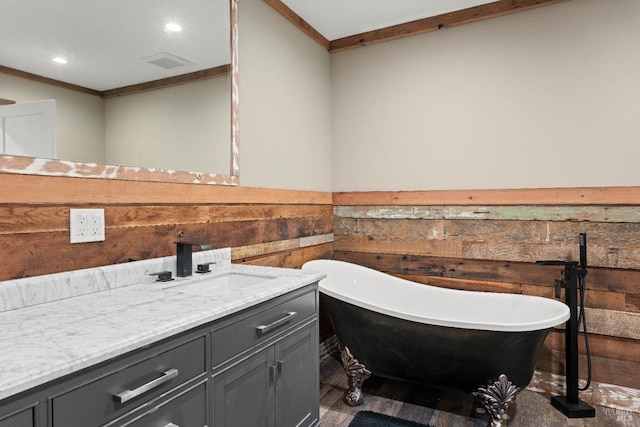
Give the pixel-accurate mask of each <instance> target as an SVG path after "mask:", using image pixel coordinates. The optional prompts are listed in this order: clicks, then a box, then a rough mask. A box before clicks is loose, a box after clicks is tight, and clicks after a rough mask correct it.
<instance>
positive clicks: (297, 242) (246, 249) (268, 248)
mask: <svg viewBox="0 0 640 427" xmlns="http://www.w3.org/2000/svg"><path fill="white" fill-rule="evenodd" d="M332 242H333V234H322V235H318V236H312V237H301V238H296V239H289V240H278V241H273V242H266V243H257V244H254V245H247V246H238V247H234V248H233V249H232V250H231V259H232V260H236V259H247V258H252V257H258V256H261V255H264V254H272V253H274V252H283V251H290V250H294V249H300V248H303V247H307V246H316V245H323V244H326V243H332Z"/></svg>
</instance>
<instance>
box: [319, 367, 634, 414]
mask: <svg viewBox="0 0 640 427" xmlns="http://www.w3.org/2000/svg"><path fill="white" fill-rule="evenodd" d="M346 388H347V378H346V375H345V374H344V371H343V369H342V365H341V363H340V361H339V359H338V358H337V357H335V355H334V356H329V357H327V358H326V359H324V360H323V361H322V362H321V364H320V421H321V424H322V427H347V426H348V425H349V422H351V419H352V418H353V417H354V416H355V414H356V413H358V412H359V411H363V410H368V411H373V412H378V413H383V414H387V415H392V416H395V417H398V418H403V419H406V420H410V421H414V422H419V423H422V424H425V425H428V426H430V427H486V426H488V425H489V424H490V421H489V418H488V416H487V415H486V414H481V413H477V412H476V407H475V405H474V400H473V398H472V396H471V395H468V394H464V393H456V392H452V391H442V390H438V389H431V388H428V387H421V386H417V385H412V384H408V383H404V382H400V381H393V380H386V379H382V378H376V377H371V378H369V379H368V380H367V381H366V382H365V384H364V388H363V391H364V394H365V402H364V404H363V405H361V406H359V407H356V408H352V407H350V406H348V405H346V404H344V403H343V402H342V397H343V395H344V392H345V390H346ZM509 415H510V417H511V419H510V420H509V422H508V423H507V425H508V426H509V427H538V426H539V427H563V426H573V427H592V426H593V427H617V426H620V427H637V426H640V414H636V413H632V412H625V411H621V410H618V409H612V408H603V407H596V418H586V419H569V418H566V417H565V416H564V415H562V414H561V413H560V412H558V411H557V410H556V409H555V408H553V407H552V406H551V404H550V403H549V397H548V396H543V395H540V394H538V393H535V392H532V391H529V390H524V391H522V392H521V393H520V394H519V395H518V398H517V400H516V403H515V404H513V405H512V406H511V407H510V409H509Z"/></svg>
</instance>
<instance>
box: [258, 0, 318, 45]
mask: <svg viewBox="0 0 640 427" xmlns="http://www.w3.org/2000/svg"><path fill="white" fill-rule="evenodd" d="M264 1H265V3H267V4H268V5H269V6H271V7H272V8H274V9H275V10H276V11H277V12H278V13H279V14H280V15H282V16H284V17H285V18H287V19H288V20H289V21H290V22H291V23H292V24H293V25H295V26H296V27H298V28H300V29H301V30H302V31H303V32H304V33H305V34H307V35H308V36H309V37H311V38H312V39H313V40H315V41H316V42H317V43H318V44H320V46H322V47H324V48H325V49H327V50H329V49H330V45H329V40H327V39H326V38H325V37H324V36H323V35H322V34H320V32H319V31H318V30H316V29H315V28H313V27H312V26H311V24H309V23H308V22H307V21H305V20H304V19H302V18H301V17H300V15H298V14H296V13H295V12H294V11H293V10H291V8H289V6H287V5H286V4H284V3H282V1H281V0H264Z"/></svg>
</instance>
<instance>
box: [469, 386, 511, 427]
mask: <svg viewBox="0 0 640 427" xmlns="http://www.w3.org/2000/svg"><path fill="white" fill-rule="evenodd" d="M518 393H520V388H518V387H516V386H515V385H513V383H512V382H511V381H509V379H508V378H507V376H506V375H505V374H502V375H500V376H499V377H498V380H497V381H495V382H494V383H489V384H488V385H487V386H486V387H479V388H478V390H477V391H474V392H473V393H472V394H473V395H474V396H476V397H478V398H479V399H480V401H481V402H482V404H483V405H484V407H485V408H486V409H487V411H488V412H489V415H491V427H504V426H506V424H507V419H508V418H509V416H508V415H507V409H508V408H509V405H510V404H511V403H513V402H514V401H515V400H516V397H517V396H518Z"/></svg>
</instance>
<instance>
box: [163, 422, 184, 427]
mask: <svg viewBox="0 0 640 427" xmlns="http://www.w3.org/2000/svg"><path fill="white" fill-rule="evenodd" d="M164 427H180V426H179V425H178V424H174V423H169V424H167V425H166V426H164Z"/></svg>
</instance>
